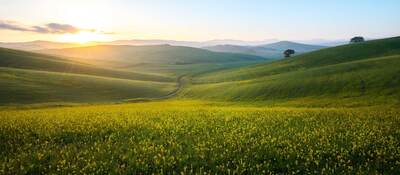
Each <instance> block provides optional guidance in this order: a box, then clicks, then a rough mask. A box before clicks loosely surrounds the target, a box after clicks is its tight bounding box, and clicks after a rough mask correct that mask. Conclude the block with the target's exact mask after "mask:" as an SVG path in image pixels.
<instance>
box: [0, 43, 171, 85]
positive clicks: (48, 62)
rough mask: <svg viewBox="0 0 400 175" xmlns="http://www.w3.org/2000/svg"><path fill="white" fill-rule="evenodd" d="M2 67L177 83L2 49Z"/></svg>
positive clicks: (63, 59) (57, 58) (155, 77)
mask: <svg viewBox="0 0 400 175" xmlns="http://www.w3.org/2000/svg"><path fill="white" fill-rule="evenodd" d="M0 67H10V68H21V69H30V70H41V71H52V72H66V73H76V74H87V75H95V76H105V77H113V78H123V79H131V80H143V81H162V82H174V81H175V79H174V78H171V77H167V76H163V75H157V74H149V73H147V74H144V73H138V72H132V71H122V70H117V69H107V68H101V67H99V66H94V65H91V64H88V63H84V60H79V59H72V58H70V59H67V58H63V57H56V56H49V55H44V54H37V53H33V52H25V51H20V50H12V49H4V48H0Z"/></svg>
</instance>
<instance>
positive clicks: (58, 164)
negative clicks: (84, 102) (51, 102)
mask: <svg viewBox="0 0 400 175" xmlns="http://www.w3.org/2000/svg"><path fill="white" fill-rule="evenodd" d="M399 116H400V111H399V110H398V108H292V107H274V108H265V107H256V106H251V105H243V106H242V105H241V104H235V103H215V102H205V101H203V102H201V101H170V102H152V103H141V104H124V105H102V106H85V107H64V108H43V109H24V110H21V109H19V110H2V111H0V165H1V166H0V172H1V173H2V174H40V173H44V174H53V173H54V174H68V173H71V174H84V173H88V174H151V173H157V174H159V173H160V174H161V173H162V174H172V173H176V174H180V173H184V174H193V173H198V174H202V173H210V174H214V173H217V174H269V173H272V174H291V173H298V174H310V173H311V174H399V173H400V168H399V167H400V161H399V160H400V150H399V147H400V137H399V136H400V130H399V129H398V128H399V127H398V126H399V124H400V120H399Z"/></svg>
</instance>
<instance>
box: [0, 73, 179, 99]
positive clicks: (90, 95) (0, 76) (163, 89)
mask: <svg viewBox="0 0 400 175" xmlns="http://www.w3.org/2000/svg"><path fill="white" fill-rule="evenodd" d="M175 88H176V83H175V82H169V83H165V82H154V81H137V80H129V79H119V78H109V77H100V76H90V75H85V74H70V73H59V72H47V71H36V70H28V69H15V68H3V67H0V97H1V98H0V105H3V104H32V103H49V102H55V103H71V102H72V103H94V102H98V103H101V102H116V101H121V100H124V99H132V98H157V97H160V96H164V95H167V94H169V93H170V92H171V91H173V90H174V89H175Z"/></svg>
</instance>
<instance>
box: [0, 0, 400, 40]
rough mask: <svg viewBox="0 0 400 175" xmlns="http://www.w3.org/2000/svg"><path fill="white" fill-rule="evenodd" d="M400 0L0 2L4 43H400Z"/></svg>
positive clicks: (61, 0) (24, 0)
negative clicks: (360, 40)
mask: <svg viewBox="0 0 400 175" xmlns="http://www.w3.org/2000/svg"><path fill="white" fill-rule="evenodd" d="M399 9H400V1H399V0H329V1H322V0H57V1H55V0H0V41H2V42H16V41H32V40H50V41H65V42H75V41H76V42H80V41H88V40H99V41H107V40H120V39H172V40H186V41H205V40H212V39H237V40H247V41H260V40H266V39H280V40H311V39H331V40H334V39H345V38H350V37H352V36H358V35H361V36H364V37H367V38H385V37H392V36H400V20H399V19H400V10H399Z"/></svg>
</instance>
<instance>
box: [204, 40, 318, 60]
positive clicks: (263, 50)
mask: <svg viewBox="0 0 400 175" xmlns="http://www.w3.org/2000/svg"><path fill="white" fill-rule="evenodd" d="M203 48H204V49H207V50H211V51H214V52H228V53H242V54H250V55H256V56H262V57H266V58H282V56H283V54H282V53H283V51H284V50H286V49H294V50H295V51H296V52H297V53H298V54H300V53H306V52H311V51H315V50H319V49H323V48H326V46H318V45H308V44H301V43H295V42H290V41H280V42H276V43H271V44H264V45H259V46H239V45H216V46H211V47H203Z"/></svg>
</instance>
